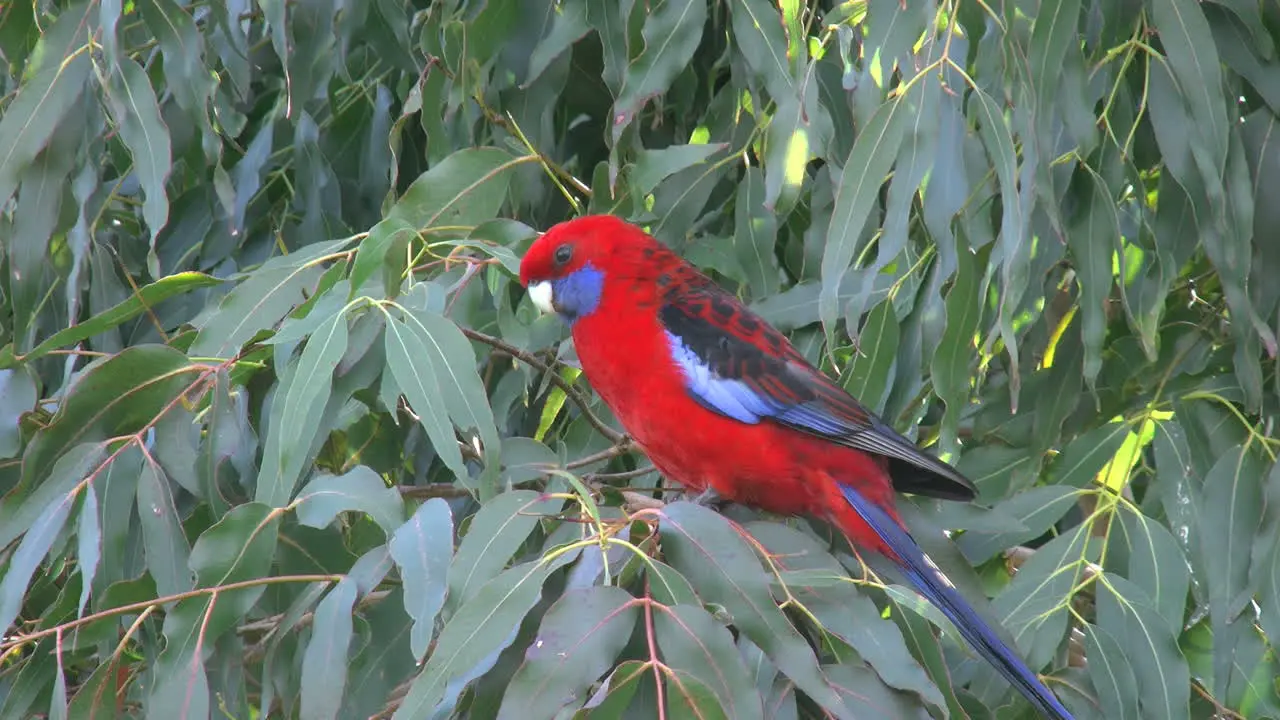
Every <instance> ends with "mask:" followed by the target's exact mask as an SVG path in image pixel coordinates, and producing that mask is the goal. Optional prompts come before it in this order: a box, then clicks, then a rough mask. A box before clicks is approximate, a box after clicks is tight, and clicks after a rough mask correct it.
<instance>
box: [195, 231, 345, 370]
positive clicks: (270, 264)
mask: <svg viewBox="0 0 1280 720" xmlns="http://www.w3.org/2000/svg"><path fill="white" fill-rule="evenodd" d="M348 244H350V241H349V240H346V239H343V240H335V241H333V242H328V243H315V244H314V245H308V246H306V247H305V248H302V249H301V250H298V251H296V252H293V253H290V254H288V255H284V256H281V257H275V258H272V259H270V260H268V261H267V262H265V263H263V264H262V266H261V267H259V268H258V269H257V270H254V271H253V272H251V273H249V274H248V275H246V276H245V278H244V281H243V282H241V283H240V284H239V285H237V286H236V287H235V289H234V290H232V291H231V292H230V293H227V296H226V297H224V298H223V299H222V302H221V303H219V304H218V307H217V309H216V310H212V311H209V312H208V314H206V315H203V316H202V317H201V318H199V319H197V320H196V321H195V322H194V324H195V326H196V327H197V328H198V329H199V330H200V334H198V335H197V336H196V339H195V341H194V342H192V343H191V347H190V348H189V349H188V350H187V352H188V353H189V354H190V355H191V357H215V358H221V357H227V356H229V355H232V354H234V353H235V352H236V351H238V350H239V349H240V346H241V345H243V344H244V343H245V342H247V341H248V340H249V339H250V338H252V337H253V336H254V335H257V334H258V333H259V332H261V331H263V330H268V329H272V328H274V327H275V325H276V323H279V322H280V321H281V320H282V319H283V318H284V316H285V315H288V314H289V313H290V312H291V311H292V310H293V308H295V307H297V306H298V305H301V304H302V303H303V302H304V301H305V300H307V297H308V295H309V294H310V293H311V292H312V291H313V290H314V289H315V287H316V284H317V283H318V282H319V281H320V277H321V275H322V274H323V272H322V270H321V268H320V262H322V261H323V260H325V259H327V258H328V257H329V256H331V255H332V254H333V253H336V252H338V251H340V250H341V248H343V247H345V246H347V245H348Z"/></svg>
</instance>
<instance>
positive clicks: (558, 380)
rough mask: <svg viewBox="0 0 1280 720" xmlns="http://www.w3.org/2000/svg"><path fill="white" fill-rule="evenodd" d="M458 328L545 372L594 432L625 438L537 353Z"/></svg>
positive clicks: (617, 439) (618, 440)
mask: <svg viewBox="0 0 1280 720" xmlns="http://www.w3.org/2000/svg"><path fill="white" fill-rule="evenodd" d="M459 329H461V330H462V334H464V335H466V336H467V337H469V338H471V339H472V340H475V341H476V342H479V343H484V344H485V345H488V346H490V347H494V348H497V349H499V350H501V351H503V352H505V353H506V354H508V355H510V356H511V357H513V358H515V359H517V360H519V361H520V362H523V363H525V364H526V365H529V366H531V367H533V368H534V369H536V370H541V371H542V372H545V373H546V374H547V377H549V378H550V379H551V384H552V385H555V386H556V387H558V388H560V389H561V390H563V391H564V394H565V395H566V396H568V398H569V399H570V400H572V401H573V404H574V405H577V406H578V409H579V410H581V411H582V415H583V417H585V418H586V419H587V422H588V423H590V424H591V427H593V428H595V429H596V432H599V433H600V434H601V435H604V436H605V437H607V438H609V440H610V441H611V442H613V443H614V444H615V445H617V444H621V443H623V442H624V441H626V440H627V438H626V436H625V435H623V434H622V433H620V432H618V431H617V430H614V429H613V428H611V427H609V426H608V425H606V424H605V422H604V421H603V420H601V419H600V418H599V417H597V416H596V414H595V413H594V412H592V411H591V406H590V405H589V404H588V403H587V399H586V398H585V397H583V396H582V393H580V392H578V389H577V388H575V387H574V386H572V385H570V384H569V383H568V381H566V380H565V379H564V378H562V377H560V375H559V374H558V373H556V372H555V370H554V369H553V368H552V367H551V366H550V365H548V364H547V363H545V362H543V361H542V359H541V358H539V357H538V356H537V355H534V354H533V353H531V352H528V351H527V350H521V349H520V348H518V347H516V346H515V345H512V344H511V343H508V342H504V341H502V340H499V339H498V338H496V337H494V336H492V335H486V334H485V333H482V332H480V331H478V330H472V329H471V328H468V327H462V326H459ZM628 442H629V441H628Z"/></svg>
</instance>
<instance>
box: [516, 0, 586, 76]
mask: <svg viewBox="0 0 1280 720" xmlns="http://www.w3.org/2000/svg"><path fill="white" fill-rule="evenodd" d="M589 2H590V0H564V1H563V2H558V3H555V4H554V5H548V6H547V12H548V13H554V14H555V19H554V20H552V21H551V29H550V30H549V31H548V32H547V34H546V35H545V36H544V37H543V38H542V39H541V40H539V41H538V44H537V45H536V46H535V47H534V48H533V53H532V54H531V55H530V56H529V71H528V74H526V75H525V78H524V86H525V87H528V86H529V84H530V83H532V82H533V81H534V80H537V79H538V78H539V77H540V76H541V75H542V73H543V72H545V71H546V69H547V66H548V65H550V64H551V61H553V60H555V59H556V58H558V57H560V56H561V55H563V54H564V53H565V51H567V50H569V49H570V48H571V47H572V45H573V44H574V43H575V42H577V41H578V40H580V39H581V38H582V36H583V35H586V34H587V33H588V32H590V31H591V26H590V25H588V24H587V6H588V4H589Z"/></svg>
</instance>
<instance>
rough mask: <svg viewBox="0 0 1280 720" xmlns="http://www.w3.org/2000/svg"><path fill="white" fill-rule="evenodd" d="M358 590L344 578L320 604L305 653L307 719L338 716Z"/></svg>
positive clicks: (303, 684) (303, 685)
mask: <svg viewBox="0 0 1280 720" xmlns="http://www.w3.org/2000/svg"><path fill="white" fill-rule="evenodd" d="M356 592H357V589H356V582H355V581H354V580H352V579H351V578H349V577H347V578H343V579H342V580H341V581H339V582H338V584H337V585H335V586H334V588H333V589H332V590H330V591H329V594H328V595H325V596H324V599H323V600H321V601H320V604H319V605H317V606H316V614H315V621H314V622H313V623H312V624H311V627H312V631H311V641H310V642H308V643H307V650H306V652H305V653H303V656H302V680H301V685H300V688H301V693H302V717H303V718H306V719H307V720H313V719H314V720H323V719H324V718H336V717H338V710H339V709H340V708H341V707H342V695H343V691H344V690H345V689H346V685H347V651H348V649H349V648H350V646H351V638H352V633H353V627H352V622H351V609H352V607H353V606H354V605H355V602H356Z"/></svg>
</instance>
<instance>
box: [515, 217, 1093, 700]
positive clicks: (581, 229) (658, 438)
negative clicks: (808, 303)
mask: <svg viewBox="0 0 1280 720" xmlns="http://www.w3.org/2000/svg"><path fill="white" fill-rule="evenodd" d="M520 281H521V283H522V284H523V285H525V286H526V287H527V288H528V292H529V296H530V298H531V299H532V300H533V302H534V303H535V304H536V305H537V306H538V307H539V308H540V309H542V310H543V311H544V312H548V313H550V312H554V313H557V314H559V315H560V316H561V317H562V318H563V319H564V320H565V321H566V322H568V323H569V325H570V326H571V328H572V333H573V339H574V344H575V346H576V348H577V352H578V358H579V360H580V361H581V363H582V370H583V372H584V373H585V374H586V376H587V379H588V380H589V381H590V382H591V385H592V387H594V388H595V390H596V392H598V393H599V394H600V397H601V398H602V399H603V400H604V402H605V403H606V404H607V405H608V406H609V408H610V409H612V410H613V413H614V415H616V416H617V418H618V420H619V422H621V423H622V425H623V427H624V428H625V429H626V431H627V432H628V433H629V434H630V435H631V437H632V438H633V440H634V441H635V443H636V444H637V445H638V446H639V447H640V449H642V450H643V451H644V453H645V454H646V455H648V456H649V459H650V460H652V461H653V464H654V466H655V467H656V468H657V469H658V470H659V471H660V472H661V473H662V474H663V475H664V476H666V477H667V478H668V479H670V480H674V481H675V482H678V483H680V484H681V485H683V486H684V487H686V488H688V489H690V490H692V491H694V492H704V491H708V490H710V491H711V492H712V493H714V495H716V496H719V497H720V498H722V499H723V500H727V501H730V502H737V503H742V504H745V505H749V506H754V507H757V508H761V509H763V510H767V511H770V512H774V513H779V514H786V515H799V514H807V515H810V516H815V517H818V518H821V519H824V520H827V521H830V522H832V523H834V524H835V525H836V526H837V527H839V528H840V530H841V531H843V532H844V533H845V534H846V535H847V536H848V537H849V539H850V540H851V541H852V542H853V543H854V544H856V545H858V546H860V547H862V548H866V549H870V550H873V551H877V552H880V553H882V554H884V555H885V556H886V557H888V558H889V559H891V560H892V561H893V562H894V563H895V564H896V565H897V566H898V567H899V568H900V569H901V571H902V573H903V575H904V576H905V577H906V579H907V580H908V581H909V582H910V583H911V584H912V585H913V586H914V588H915V589H916V590H917V591H918V592H920V593H921V594H922V595H923V596H924V597H925V598H927V599H928V600H929V601H930V602H932V603H933V604H934V605H936V606H937V607H938V609H939V610H941V611H942V613H943V614H944V615H946V616H947V618H948V619H950V620H951V622H952V623H953V624H954V625H955V627H956V629H957V630H959V632H960V634H961V635H962V636H964V638H965V639H966V640H967V641H968V642H969V643H970V644H971V645H972V646H973V647H974V648H975V649H976V650H977V651H978V652H979V653H980V654H981V655H982V656H983V657H984V658H986V660H987V661H988V662H990V663H991V664H992V665H994V666H995V668H996V669H997V670H998V671H999V672H1000V674H1001V675H1003V676H1004V677H1005V678H1007V679H1008V680H1009V682H1010V683H1012V684H1013V686H1014V687H1016V688H1017V689H1018V690H1019V691H1020V692H1021V693H1022V694H1023V695H1025V696H1026V697H1027V698H1028V699H1029V700H1030V701H1031V702H1032V703H1033V704H1034V705H1035V706H1036V708H1038V709H1039V710H1040V712H1041V713H1043V714H1044V715H1046V716H1047V717H1050V718H1055V719H1056V720H1070V718H1071V713H1070V712H1068V711H1067V709H1066V708H1065V707H1064V706H1063V705H1062V703H1061V702H1059V700H1058V699H1057V698H1056V697H1055V696H1054V695H1053V693H1051V692H1050V691H1049V690H1048V689H1047V688H1046V687H1045V686H1044V684H1043V683H1041V681H1040V679H1039V677H1038V676H1037V675H1036V673H1035V672H1033V671H1032V670H1031V669H1030V668H1028V667H1027V665H1026V663H1024V662H1023V661H1022V659H1021V658H1020V657H1019V656H1018V654H1017V653H1016V652H1015V651H1014V650H1013V649H1012V648H1010V647H1009V645H1008V644H1006V643H1005V642H1004V641H1002V640H1001V639H1000V637H999V636H998V635H997V634H996V632H995V631H994V630H993V629H992V628H991V627H990V626H989V625H988V624H987V623H986V622H984V621H983V620H982V618H981V617H980V616H979V614H978V613H977V612H976V611H975V610H974V608H973V607H972V606H971V605H970V604H969V603H968V602H967V601H966V600H965V599H964V597H963V596H961V594H960V593H959V592H958V591H957V590H956V588H955V586H954V585H953V584H952V583H951V581H950V580H948V579H947V577H946V576H945V575H944V574H943V573H942V572H941V571H940V570H939V569H938V567H937V566H936V565H935V564H934V563H933V561H932V560H931V559H929V557H928V556H926V555H925V554H924V551H923V550H921V549H920V547H919V545H917V544H916V542H915V540H913V539H912V537H911V535H910V534H909V533H908V532H907V530H906V528H905V527H904V526H903V524H902V522H901V520H900V519H899V516H898V513H897V510H896V509H895V506H894V490H895V489H896V490H900V491H904V492H909V493H914V494H917V495H924V496H928V497H936V498H946V499H951V500H969V499H972V498H973V496H974V494H975V489H974V486H973V484H972V483H970V482H969V481H968V480H967V479H966V478H965V477H964V476H962V475H961V474H960V473H958V472H957V471H956V470H955V469H954V468H952V467H951V466H950V465H947V464H946V463H944V462H942V461H941V460H939V459H937V458H935V457H933V456H931V455H928V454H926V453H924V452H923V451H921V450H920V449H919V448H918V447H917V446H916V445H915V444H914V443H912V442H911V441H910V440H908V439H906V438H905V437H903V436H902V435H900V434H898V433H897V432H895V431H894V430H893V429H891V428H890V427H889V426H888V425H887V424H886V423H885V422H884V421H883V420H882V419H880V418H878V417H876V416H875V415H874V414H872V413H871V412H870V411H868V410H867V409H866V408H865V407H863V406H862V405H861V404H860V403H859V402H858V401H857V400H855V399H854V398H853V397H852V396H850V395H849V394H848V393H846V392H845V391H844V389H842V388H841V387H840V386H839V385H837V384H836V383H834V382H832V381H831V380H830V379H829V378H828V377H827V376H825V375H824V374H822V372H820V371H819V370H817V369H816V368H814V367H813V366H812V365H811V364H810V363H809V362H807V361H806V360H805V358H804V357H803V356H802V355H801V354H800V353H799V352H798V351H797V350H796V349H795V348H794V347H793V346H792V345H791V343H790V342H788V340H787V338H786V337H784V336H783V335H782V333H780V332H778V331H777V330H775V329H774V328H772V327H770V326H769V325H768V324H766V323H765V322H764V321H763V320H761V319H760V318H759V317H758V316H756V315H755V314H753V313H752V312H751V311H750V310H748V309H747V308H745V307H744V306H743V305H742V304H741V303H740V302H739V301H738V299H737V298H736V297H735V296H734V295H732V294H731V293H729V292H727V291H725V290H724V289H722V288H720V287H719V286H718V285H716V284H715V283H714V282H713V281H712V280H711V279H710V278H708V277H706V276H705V275H703V274H701V273H700V272H698V271H697V270H696V269H695V268H694V267H693V266H692V265H690V264H688V263H687V262H685V261H684V260H683V259H682V258H681V257H679V256H678V255H677V254H675V253H674V252H672V251H671V250H670V249H668V248H667V247H665V246H664V245H662V244H661V243H659V242H658V241H656V240H654V239H653V238H652V237H650V236H649V235H647V234H646V233H644V232H643V231H641V230H640V229H639V228H637V227H635V226H633V225H630V224H627V223H625V222H623V221H622V220H620V219H617V218H614V217H611V216H603V215H601V216H591V217H583V218H579V219H576V220H572V221H569V222H565V223H561V224H559V225H556V226H555V227H553V228H551V230H549V231H548V232H547V233H546V234H544V235H542V236H541V237H540V238H538V239H537V240H536V241H535V242H534V243H533V245H532V246H531V247H530V248H529V251H528V253H527V254H526V255H525V256H524V259H523V260H522V261H521V264H520Z"/></svg>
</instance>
